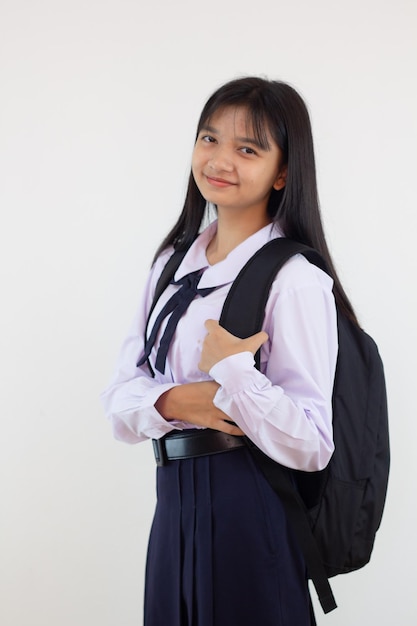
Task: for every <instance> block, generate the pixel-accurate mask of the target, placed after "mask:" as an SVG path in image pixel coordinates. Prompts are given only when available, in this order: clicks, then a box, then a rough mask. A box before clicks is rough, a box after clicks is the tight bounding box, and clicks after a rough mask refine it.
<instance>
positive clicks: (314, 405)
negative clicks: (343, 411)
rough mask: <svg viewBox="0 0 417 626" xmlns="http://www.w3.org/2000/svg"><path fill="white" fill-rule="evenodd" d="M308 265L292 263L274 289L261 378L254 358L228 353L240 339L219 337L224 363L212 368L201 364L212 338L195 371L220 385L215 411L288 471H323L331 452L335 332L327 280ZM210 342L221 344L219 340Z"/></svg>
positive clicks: (248, 354)
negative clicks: (206, 372)
mask: <svg viewBox="0 0 417 626" xmlns="http://www.w3.org/2000/svg"><path fill="white" fill-rule="evenodd" d="M306 263H307V261H305V262H304V261H303V260H300V259H298V260H295V259H294V261H291V262H290V263H288V264H287V266H285V267H284V268H283V269H282V270H281V272H280V273H279V275H278V278H277V279H276V281H275V282H274V284H273V287H272V290H271V295H270V298H269V301H268V305H267V310H266V316H265V321H264V328H265V330H266V331H267V333H268V335H269V341H268V343H265V344H264V345H263V347H262V350H261V372H259V371H257V370H256V369H255V367H254V359H253V351H252V350H250V349H249V350H248V348H247V346H246V350H245V351H243V350H242V351H241V352H239V351H237V350H236V349H234V350H233V351H230V350H231V346H232V344H233V341H236V340H237V341H241V340H238V339H237V338H233V341H232V340H231V339H230V337H229V341H228V340H227V338H226V336H224V335H223V340H224V342H223V345H222V348H221V349H220V351H218V356H221V355H222V352H221V350H224V352H223V354H225V356H224V357H223V359H219V360H218V361H217V363H216V364H214V365H212V364H211V362H210V359H208V361H207V362H205V359H207V358H208V354H209V352H210V353H212V352H213V349H214V348H213V342H212V341H210V335H212V334H213V333H212V331H211V332H210V333H209V336H208V338H207V340H206V344H205V346H204V350H205V354H203V358H202V360H201V365H202V367H203V368H204V367H205V366H207V365H211V369H210V375H211V376H212V378H213V379H214V380H216V382H217V383H219V385H220V388H219V391H218V392H217V394H216V396H215V399H214V402H215V404H216V406H217V407H219V408H221V409H222V410H223V411H224V412H225V413H227V414H228V415H230V417H231V419H232V420H233V421H235V422H236V423H237V424H238V425H239V426H240V427H241V428H242V430H243V431H244V432H245V433H246V434H247V435H248V436H249V437H250V438H251V439H252V441H254V443H255V444H256V445H257V446H258V447H259V448H261V449H262V450H263V451H264V452H265V453H266V454H267V455H268V456H270V457H271V458H273V459H274V460H276V461H278V462H280V463H282V464H284V465H286V466H288V467H292V468H296V469H303V470H307V471H313V470H317V469H322V468H323V467H325V466H326V465H327V463H328V461H329V459H330V456H331V454H332V452H333V447H334V446H333V441H332V408H331V397H332V389H333V380H334V372H335V363H336V357H337V327H336V311H335V305H334V299H333V294H332V292H331V281H330V279H328V277H327V276H325V275H324V274H323V273H321V272H320V270H317V269H316V268H315V267H313V266H311V265H310V264H308V266H307V265H306ZM212 330H214V331H215V329H213V328H212ZM223 332H226V331H224V330H223ZM214 335H217V333H216V331H215V332H214ZM255 337H256V336H255ZM214 338H215V339H216V341H217V343H219V341H220V340H219V336H216V337H212V339H214ZM258 340H259V338H258ZM220 343H222V342H221V341H220ZM217 347H218V346H217ZM235 347H236V345H235ZM242 347H245V346H244V345H243V344H242ZM228 350H229V354H227V351H228Z"/></svg>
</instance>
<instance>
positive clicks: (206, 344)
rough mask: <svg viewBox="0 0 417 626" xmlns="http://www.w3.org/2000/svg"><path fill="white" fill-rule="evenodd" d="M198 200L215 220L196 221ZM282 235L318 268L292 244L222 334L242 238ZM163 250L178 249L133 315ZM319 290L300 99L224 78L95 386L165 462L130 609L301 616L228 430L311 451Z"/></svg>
mask: <svg viewBox="0 0 417 626" xmlns="http://www.w3.org/2000/svg"><path fill="white" fill-rule="evenodd" d="M210 206H211V207H214V208H215V211H216V213H217V219H216V220H215V221H213V222H212V223H211V224H210V225H209V226H208V227H207V228H206V229H205V230H203V231H202V232H200V230H201V227H202V223H203V221H204V219H205V218H206V217H207V211H208V209H209V207H210ZM282 236H286V237H291V238H293V239H296V240H298V241H300V242H302V243H305V244H307V245H309V246H312V247H314V248H316V249H317V250H318V251H319V252H320V253H321V255H322V256H323V257H324V258H325V260H326V261H327V263H328V266H329V267H330V270H331V272H332V277H333V280H332V279H331V278H330V277H329V276H328V275H327V274H325V273H324V272H322V271H321V270H320V269H318V268H317V267H316V266H313V265H311V264H310V263H309V262H308V261H307V260H306V259H305V258H304V257H303V256H301V255H297V256H295V257H293V258H292V259H291V260H290V261H288V262H287V263H286V265H285V266H284V267H283V268H282V270H281V271H280V272H279V274H278V275H277V277H276V279H275V281H274V283H273V285H272V289H271V292H270V296H269V299H268V303H267V307H266V311H265V318H264V325H263V329H264V330H263V331H262V332H260V333H258V334H257V335H254V336H252V337H249V338H248V339H245V340H242V339H239V338H237V337H234V336H233V335H231V334H230V333H228V332H227V331H226V330H225V329H223V328H221V327H220V326H219V324H218V321H217V320H218V319H219V317H220V313H221V310H222V305H223V303H224V300H225V298H226V295H227V293H228V291H229V289H230V287H231V284H232V282H233V281H234V279H235V278H236V276H237V274H238V273H239V271H240V269H241V268H242V267H243V266H244V265H245V263H246V262H247V261H248V260H249V259H250V257H251V256H252V255H253V254H254V253H255V252H256V251H257V250H258V249H259V248H261V247H262V246H263V245H264V244H266V243H267V242H268V241H270V240H271V239H272V238H275V237H282ZM174 250H184V251H186V253H185V256H184V258H183V260H182V262H181V264H180V266H179V268H178V269H177V271H176V272H175V275H174V280H173V281H172V283H171V284H169V286H168V287H167V288H166V290H165V291H164V292H163V293H162V295H161V297H160V298H159V300H158V301H157V303H156V306H155V308H154V309H153V310H152V312H151V315H150V317H149V320H148V316H149V312H150V310H151V305H152V301H153V295H154V291H155V286H156V284H157V281H158V278H159V277H160V275H161V272H162V271H163V268H164V266H165V265H166V263H167V261H168V260H169V259H170V257H171V255H172V254H173V251H174ZM333 294H334V295H333ZM335 299H336V301H337V303H338V305H339V308H341V310H342V311H344V312H345V314H347V315H348V316H350V317H351V318H352V319H354V313H353V310H352V307H351V305H350V303H349V301H348V299H347V297H346V295H345V293H344V291H343V289H342V287H341V285H340V282H339V280H338V278H337V276H336V273H335V271H334V268H333V264H332V262H331V259H330V256H329V252H328V248H327V245H326V241H325V237H324V233H323V227H322V223H321V218H320V212H319V206H318V197H317V188H316V175H315V164H314V153H313V143H312V137H311V128H310V122H309V117H308V113H307V110H306V107H305V105H304V103H303V101H302V99H301V98H300V96H299V95H298V94H297V93H296V92H295V91H294V89H292V88H291V87H290V86H288V85H287V84H285V83H281V82H275V81H268V80H264V79H261V78H242V79H238V80H234V81H231V82H229V83H227V84H225V85H224V86H223V87H221V88H220V89H218V90H217V91H216V92H215V93H214V94H213V95H212V96H211V98H210V99H209V100H208V102H207V103H206V105H205V107H204V109H203V111H202V114H201V117H200V120H199V123H198V128H197V137H196V143H195V146H194V151H193V156H192V171H191V175H190V179H189V185H188V191H187V195H186V199H185V203H184V208H183V210H182V213H181V215H180V216H179V219H178V221H177V223H176V224H175V226H174V228H173V229H172V230H171V232H170V233H169V234H168V236H167V237H166V238H165V239H164V241H163V242H162V244H161V246H160V248H159V249H158V251H157V253H156V256H155V259H154V264H153V267H152V270H151V272H150V275H149V279H148V282H147V285H146V288H145V293H144V297H143V299H142V304H141V306H140V309H139V311H138V314H137V317H136V319H135V320H134V323H133V326H132V330H131V332H130V334H129V335H128V337H127V338H126V341H125V343H124V345H123V347H122V351H121V356H120V359H119V363H118V366H117V370H116V374H115V377H114V380H113V381H112V384H111V385H110V387H109V388H108V389H107V390H106V391H105V393H104V394H103V400H104V405H105V409H106V413H107V415H108V417H109V419H110V421H111V423H112V427H113V432H114V435H115V437H116V438H117V439H120V440H122V441H125V442H128V443H137V442H139V441H143V440H145V439H148V438H152V439H153V440H154V447H155V453H156V457H157V459H159V461H160V464H161V460H163V461H164V464H163V465H162V466H160V467H158V471H157V495H158V501H157V506H156V511H155V517H154V521H153V525H152V531H151V536H150V541H149V549H148V559H147V568H146V588H145V622H144V623H145V625H146V626H255V625H258V624H259V625H260V626H308V625H309V624H312V623H313V620H314V618H313V617H312V611H311V604H310V598H309V592H308V585H307V581H306V572H305V565H304V562H303V558H302V556H301V554H300V551H299V549H298V546H297V542H296V541H295V539H294V537H293V534H292V530H291V528H290V527H289V524H288V523H287V520H286V517H285V514H284V511H283V508H282V505H281V502H280V500H279V498H278V496H277V495H276V494H275V493H274V492H273V490H272V488H271V487H270V486H269V484H268V483H267V482H266V480H265V478H264V477H263V475H262V474H261V472H260V470H259V469H258V467H257V466H256V464H255V463H254V460H253V458H252V456H251V453H250V452H249V450H248V448H247V446H246V445H245V438H243V437H242V436H243V435H246V436H247V437H248V438H249V439H250V440H252V442H254V443H255V445H256V446H258V447H259V448H260V449H261V450H262V451H263V452H265V453H266V454H267V455H268V456H270V457H271V458H273V459H274V460H275V461H278V462H279V463H281V464H283V465H285V466H287V467H290V468H294V469H300V470H305V471H316V470H320V469H323V468H324V467H325V466H326V465H327V463H328V461H329V459H330V457H331V455H332V452H333V441H332V414H331V397H332V386H333V379H334V373H335V365H336V357H337V327H336V309H335ZM145 333H146V338H145ZM172 333H173V335H172ZM259 348H261V366H260V371H259V370H257V369H256V368H255V366H254V354H255V353H256V351H257V350H258V349H259Z"/></svg>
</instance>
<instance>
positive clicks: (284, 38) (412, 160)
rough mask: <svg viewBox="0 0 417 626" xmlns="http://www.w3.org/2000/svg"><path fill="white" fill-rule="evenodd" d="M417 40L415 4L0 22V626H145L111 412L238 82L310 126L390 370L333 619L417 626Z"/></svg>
mask: <svg viewBox="0 0 417 626" xmlns="http://www.w3.org/2000/svg"><path fill="white" fill-rule="evenodd" d="M416 26H417V5H416V4H415V2H414V0H397V2H395V3H391V2H390V3H388V2H381V1H380V0H350V1H349V2H347V1H341V2H334V1H333V0H317V1H316V2H311V1H309V0H292V2H282V1H281V0H276V1H275V2H273V1H272V0H260V1H259V2H250V1H249V0H239V1H238V0H212V1H211V2H210V3H201V2H198V0H197V1H195V0H194V1H193V2H191V0H177V1H176V2H168V0H165V1H164V0H160V1H159V2H155V3H153V4H151V3H148V2H146V3H145V2H144V0H142V1H140V0H117V1H116V0H104V1H103V0H100V1H99V0H82V1H81V0H71V2H70V1H69V0H61V1H60V0H55V1H53V0H1V1H0V29H1V32H0V62H1V68H0V72H1V73H0V90H1V95H0V114H1V118H0V175H1V181H0V203H1V228H0V254H1V260H0V273H1V282H0V297H1V308H0V312H1V345H0V359H1V372H0V380H1V383H0V387H1V391H0V394H1V396H0V407H1V417H0V419H1V443H0V448H1V450H0V506H1V512H0V623H1V625H2V626H138V625H139V624H141V623H142V617H141V611H142V588H143V572H144V561H145V552H146V543H147V535H148V530H149V526H150V522H151V517H152V512H153V506H154V474H155V468H154V463H153V460H152V454H151V449H150V445H149V444H142V445H140V446H133V447H129V446H127V445H123V444H120V443H117V442H115V441H113V439H112V437H111V433H110V428H109V426H108V424H107V423H106V420H105V418H104V416H103V413H102V409H101V406H100V403H99V400H98V396H99V393H100V391H101V390H102V389H103V387H104V386H105V385H106V384H107V382H108V380H109V377H110V374H111V371H112V368H113V365H114V362H115V358H116V355H117V352H118V349H119V345H120V343H121V341H122V338H123V335H124V333H125V332H126V330H127V328H128V325H129V323H130V320H131V318H132V316H133V313H134V310H135V307H136V305H137V301H138V298H139V295H140V292H141V289H142V287H143V283H144V280H145V276H146V274H147V271H148V267H149V264H150V261H151V258H152V255H153V252H154V250H155V248H156V246H157V245H158V243H159V241H160V240H161V239H162V237H163V236H164V235H165V233H166V232H167V230H168V228H169V227H170V226H171V225H172V223H173V221H174V220H175V217H176V215H177V214H178V212H179V210H180V208H181V203H182V199H183V196H184V191H185V185H186V180H187V176H188V172H189V164H190V155H191V150H192V145H193V138H194V132H195V126H196V122H197V118H198V116H199V113H200V110H201V108H202V106H203V104H204V102H205V100H206V98H207V97H208V95H210V93H211V92H212V91H213V90H214V89H216V88H217V87H218V86H219V85H220V84H221V83H223V82H225V81H226V80H229V79H231V78H234V77H236V76H240V75H247V74H260V75H266V76H268V77H270V78H276V79H281V80H285V81H288V82H290V83H291V84H293V85H294V86H295V87H296V88H297V89H298V90H299V91H300V92H301V94H302V95H303V96H304V98H305V99H306V101H307V103H308V105H309V108H310V111H311V116H312V122H313V130H314V135H315V144H316V153H317V163H318V173H319V185H320V195H321V203H322V210H323V217H324V222H325V226H326V232H327V236H328V240H329V243H330V246H331V250H332V252H333V255H334V258H335V261H336V264H337V266H338V268H339V271H340V274H341V277H342V279H343V281H344V284H345V287H346V289H347V290H348V292H349V294H350V296H351V298H352V300H353V303H354V305H355V306H356V308H357V312H358V314H359V316H360V319H361V321H362V323H363V326H364V327H365V328H366V329H367V330H368V332H369V333H370V334H372V335H373V336H374V337H375V339H376V341H377V343H378V345H379V347H380V351H381V354H382V356H383V359H384V362H385V367H386V375H387V384H388V392H389V407H390V416H391V439H392V472H391V480H390V489H389V496H388V500H387V506H386V511H385V516H384V519H383V524H382V527H381V529H380V531H379V533H378V536H377V541H376V547H375V551H374V556H373V558H372V561H371V563H370V564H369V565H368V566H367V567H366V568H364V569H363V570H361V571H360V572H357V573H354V574H351V575H348V576H344V577H338V578H337V579H335V580H334V591H335V594H336V596H337V600H338V603H339V609H338V610H337V611H335V612H334V613H332V614H330V615H328V616H323V615H321V613H320V610H318V612H317V615H318V621H319V624H320V626H321V625H323V626H325V625H328V626H353V625H354V626H369V625H373V624H378V626H392V624H394V623H395V624H399V625H401V626H415V624H416V623H417V600H416V593H415V592H416V583H417V576H416V566H415V563H416V562H417V546H416V539H415V529H416V527H417V524H416V523H417V509H416V503H415V500H416V488H415V476H416V469H417V463H416V456H417V454H416V436H417V429H416V421H417V420H416V408H415V404H416V403H415V400H414V393H415V390H416V384H417V377H416V374H417V358H416V349H417V333H416V324H415V320H416V319H417V316H416V314H417V311H416V309H417V302H416V276H415V274H416V267H417V263H416V260H415V254H416V250H415V231H416V226H417V220H416V194H415V184H416V174H417V151H416V145H417V128H416V111H417V84H416V59H417V45H416V41H417V37H416ZM161 626H165V625H161ZM166 626H169V625H166ZM231 626H238V625H231ZM254 626H258V625H254ZM259 626H261V625H259ZM294 626H297V625H294Z"/></svg>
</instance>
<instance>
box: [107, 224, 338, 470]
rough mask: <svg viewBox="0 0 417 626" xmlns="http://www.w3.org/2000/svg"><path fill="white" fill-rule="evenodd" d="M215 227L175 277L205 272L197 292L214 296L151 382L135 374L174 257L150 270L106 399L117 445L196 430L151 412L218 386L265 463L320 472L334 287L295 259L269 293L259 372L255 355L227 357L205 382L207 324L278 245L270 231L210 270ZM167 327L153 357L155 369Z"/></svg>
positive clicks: (332, 351)
mask: <svg viewBox="0 0 417 626" xmlns="http://www.w3.org/2000/svg"><path fill="white" fill-rule="evenodd" d="M216 228H217V224H216V223H213V224H211V225H210V226H209V227H208V228H207V229H206V230H205V231H204V232H203V233H201V235H199V237H198V238H197V239H196V240H195V242H194V243H193V245H192V246H191V248H190V249H189V250H188V252H187V254H186V255H185V257H184V259H183V261H182V263H181V265H180V266H179V268H178V270H177V272H176V273H175V280H178V279H180V278H181V277H183V276H185V275H186V274H188V273H190V272H193V271H196V270H203V274H202V277H201V279H200V282H199V285H198V287H199V288H206V287H214V286H216V287H218V288H217V289H215V290H214V291H213V292H212V293H210V294H209V295H208V296H206V297H204V298H202V297H199V296H197V297H196V298H195V299H194V300H193V302H192V303H191V304H190V306H189V308H188V309H187V311H186V313H185V314H184V315H183V317H182V318H181V319H180V321H179V323H178V326H177V329H176V332H175V335H174V338H173V340H172V343H171V346H170V349H169V351H168V356H167V361H166V367H165V373H164V374H161V373H160V372H158V371H156V372H155V378H152V377H151V375H150V373H149V370H148V367H147V365H146V364H145V365H142V366H140V367H137V366H136V363H137V361H138V359H139V358H140V357H141V355H142V354H143V346H144V332H145V324H146V319H147V314H148V311H149V308H150V306H151V303H152V299H153V293H154V290H155V286H156V283H157V280H158V278H159V276H160V274H161V272H162V269H163V267H164V266H165V264H166V262H167V260H168V259H169V257H170V255H171V254H172V249H168V250H166V251H164V252H163V253H162V254H161V255H160V257H159V258H158V259H157V261H156V263H155V264H154V266H153V268H152V270H151V272H150V275H149V278H148V281H147V284H146V287H145V293H144V296H143V298H142V302H141V306H140V308H139V310H138V312H137V315H136V316H135V319H134V321H133V324H132V328H131V331H130V333H129V334H128V336H127V337H126V340H125V341H124V343H123V346H122V350H121V354H120V357H119V360H118V363H117V367H116V371H115V374H114V377H113V380H112V382H111V384H110V386H109V387H108V388H107V389H106V391H105V392H104V393H103V394H102V400H103V403H104V407H105V411H106V414H107V416H108V418H109V419H110V421H111V423H112V427H113V433H114V436H115V437H116V438H117V439H120V440H122V441H125V442H128V443H136V442H139V441H142V440H144V439H147V438H150V437H151V438H159V437H162V436H163V435H164V434H166V433H168V432H170V431H171V430H172V429H174V428H176V429H184V428H190V427H192V428H195V426H194V425H192V424H189V423H187V422H186V421H184V422H180V421H170V422H168V421H166V420H165V419H164V418H163V417H162V416H161V415H160V414H159V413H158V411H157V410H156V409H155V407H154V404H155V402H156V401H157V399H158V398H159V396H160V395H161V394H162V393H164V392H165V391H166V390H168V389H170V388H171V387H173V386H175V385H180V384H183V383H188V382H198V381H204V380H210V379H214V380H215V381H216V382H217V383H219V384H220V388H219V390H218V391H217V394H216V396H215V398H214V404H215V405H216V406H217V407H218V408H219V409H221V410H222V411H224V412H225V413H226V414H227V415H229V416H230V418H231V419H232V420H233V421H234V422H236V424H237V425H238V426H239V427H240V428H241V429H242V430H243V431H244V432H245V433H246V434H247V435H248V436H249V437H250V439H251V440H252V441H253V442H254V443H255V444H256V445H257V446H258V447H259V448H260V449H261V450H263V451H264V452H265V453H266V454H267V455H268V456H270V457H271V458H273V459H275V460H276V461H278V462H280V463H282V464H283V465H286V466H288V467H291V468H296V469H303V470H307V471H314V470H318V469H322V468H324V467H325V466H326V465H327V463H328V461H329V459H330V456H331V454H332V452H333V448H334V446H333V440H332V405H331V398H332V389H333V381H334V373H335V367H336V358H337V323H336V309H335V303H334V297H333V293H332V280H331V278H330V277H329V276H327V274H325V273H324V272H323V271H321V270H320V269H318V268H317V267H316V266H314V265H312V264H310V263H309V262H308V261H307V260H306V259H305V258H304V257H303V256H302V255H296V256H295V257H293V258H292V259H290V260H289V261H288V262H287V263H286V264H285V265H284V267H283V268H282V269H281V270H280V272H279V273H278V275H277V277H276V279H275V281H274V282H273V284H272V288H271V292H270V296H269V299H268V303H267V306H266V313H265V319H264V324H263V330H265V331H266V332H267V333H268V335H269V340H268V342H267V343H265V344H264V345H263V346H262V348H261V371H258V370H256V368H255V367H254V358H253V356H252V354H251V353H249V352H242V353H239V354H235V355H233V356H230V357H227V358H225V359H223V360H222V361H220V362H219V363H217V364H216V365H214V367H212V369H211V370H210V372H209V374H205V373H204V372H201V371H200V370H199V368H198V363H199V361H200V352H201V346H202V343H203V341H204V337H205V335H206V329H205V327H204V322H205V321H206V320H207V319H216V320H218V319H219V318H220V313H221V309H222V306H223V303H224V300H225V298H226V296H227V293H228V291H229V289H230V287H231V284H232V282H233V280H234V279H235V278H236V276H237V274H238V273H239V271H240V270H241V268H242V267H243V265H244V264H245V263H246V262H247V261H248V260H249V258H250V257H251V256H252V255H253V254H254V253H255V252H256V251H257V250H258V249H259V248H260V247H262V246H263V245H264V244H265V243H267V242H268V241H270V240H271V239H273V238H274V237H278V236H281V233H280V232H279V230H278V228H277V227H276V226H271V225H268V226H265V227H264V228H262V229H261V230H259V231H258V232H256V233H255V234H253V235H252V236H250V237H249V238H248V239H246V240H245V241H243V242H242V243H241V244H240V245H239V246H237V247H236V248H235V249H234V250H232V252H231V253H230V254H229V255H228V256H227V257H226V258H225V259H224V260H223V261H220V262H219V263H216V264H215V265H209V263H208V261H207V257H206V248H207V245H208V243H209V241H210V240H211V239H212V237H213V235H214V233H215V231H216ZM177 289H178V287H177V286H175V285H169V287H168V288H167V290H166V291H165V292H164V293H163V294H162V296H161V298H160V300H159V302H158V304H157V306H156V307H155V310H154V312H153V314H152V316H151V320H150V324H149V327H148V332H150V330H151V329H152V327H153V322H154V320H155V318H156V316H157V315H158V312H159V311H160V310H161V308H162V307H163V305H164V304H165V302H166V301H167V300H168V299H169V298H170V297H171V296H172V294H173V293H175V290H177ZM166 322H167V320H165V322H164V323H163V324H162V326H161V329H160V331H159V334H158V338H157V341H156V344H155V346H154V348H153V350H152V352H151V356H150V359H151V362H152V363H154V362H155V357H156V352H157V349H158V345H159V339H160V337H161V336H162V334H163V331H164V328H165V324H166Z"/></svg>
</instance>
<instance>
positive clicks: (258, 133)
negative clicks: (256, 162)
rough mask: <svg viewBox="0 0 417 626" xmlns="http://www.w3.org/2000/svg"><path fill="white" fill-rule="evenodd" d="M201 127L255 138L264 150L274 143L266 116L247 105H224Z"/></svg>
mask: <svg viewBox="0 0 417 626" xmlns="http://www.w3.org/2000/svg"><path fill="white" fill-rule="evenodd" d="M201 128H202V129H204V128H206V129H210V130H213V131H214V130H215V131H218V132H221V133H227V134H230V135H232V136H234V137H239V138H248V139H254V140H255V141H256V143H257V144H258V145H259V146H260V147H261V148H263V149H264V150H270V149H271V145H274V141H273V139H272V135H271V133H270V131H269V128H268V123H267V122H266V120H265V117H264V116H263V115H262V114H259V113H255V112H253V111H251V110H250V109H249V108H248V107H245V106H233V105H229V106H223V107H221V108H219V109H217V110H216V111H214V112H213V113H212V114H211V115H209V116H208V117H207V119H206V120H205V121H203V123H202V126H201Z"/></svg>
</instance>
